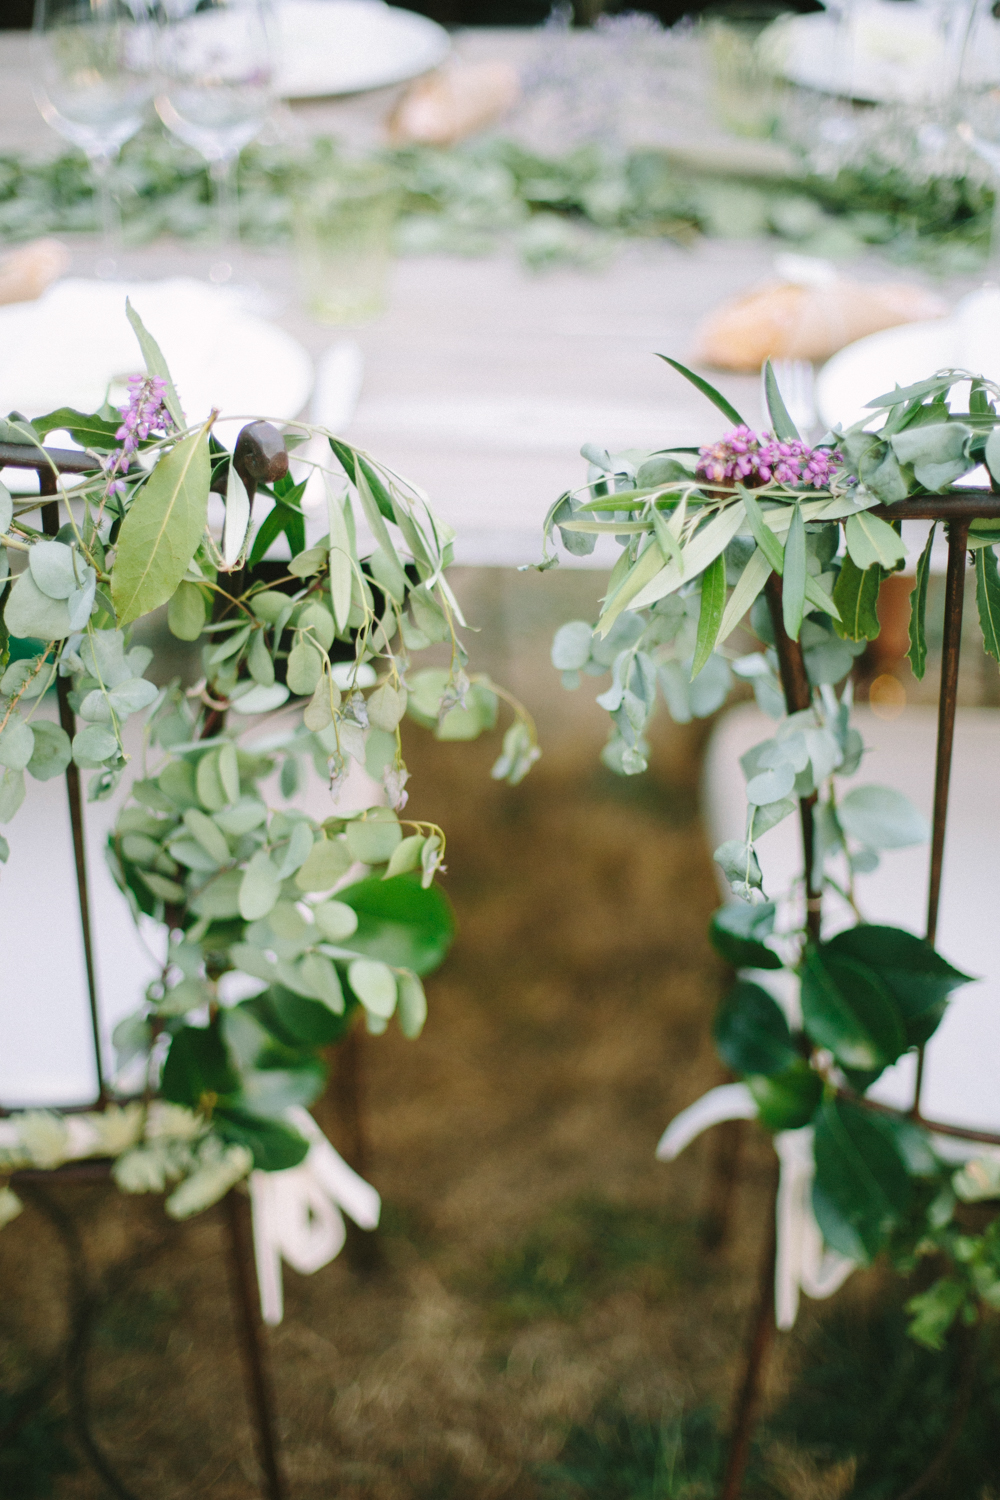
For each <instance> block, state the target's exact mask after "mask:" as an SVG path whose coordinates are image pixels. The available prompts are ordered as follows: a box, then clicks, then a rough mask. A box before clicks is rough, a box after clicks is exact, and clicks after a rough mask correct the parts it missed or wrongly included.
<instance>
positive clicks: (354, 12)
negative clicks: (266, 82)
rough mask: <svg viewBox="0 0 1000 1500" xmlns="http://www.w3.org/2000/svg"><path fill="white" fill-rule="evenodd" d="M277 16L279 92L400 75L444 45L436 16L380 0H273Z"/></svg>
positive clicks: (316, 93)
mask: <svg viewBox="0 0 1000 1500" xmlns="http://www.w3.org/2000/svg"><path fill="white" fill-rule="evenodd" d="M277 19H278V37H279V46H280V49H281V61H280V64H279V67H278V77H277V89H278V93H279V94H280V95H281V97H282V98H283V99H310V98H321V97H323V96H324V95H329V94H357V93H361V92H362V91H363V90H365V89H378V88H385V87H387V86H388V85H389V84H393V83H403V82H404V81H405V80H406V79H408V78H416V77H417V76H418V75H419V74H421V73H426V72H428V71H429V70H430V69H431V68H436V67H437V66H438V64H439V63H441V62H443V61H444V59H445V57H446V56H447V55H448V51H449V49H450V47H451V40H450V38H449V36H448V33H447V32H446V31H445V29H444V27H443V26H439V25H438V24H437V22H436V21H431V20H429V19H428V18H427V16H419V15H416V14H415V13H414V12H413V11H410V10H400V9H399V8H398V7H396V6H394V5H384V4H383V3H382V0H281V3H280V4H279V5H278V7H277Z"/></svg>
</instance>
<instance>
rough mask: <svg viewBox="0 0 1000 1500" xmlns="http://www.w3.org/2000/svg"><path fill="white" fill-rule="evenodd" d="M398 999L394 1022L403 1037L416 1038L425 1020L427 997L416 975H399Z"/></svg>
mask: <svg viewBox="0 0 1000 1500" xmlns="http://www.w3.org/2000/svg"><path fill="white" fill-rule="evenodd" d="M396 983H397V988H398V991H399V998H398V1000H397V1002H396V1020H397V1021H398V1022H399V1029H400V1031H401V1032H402V1033H403V1035H404V1036H405V1037H410V1038H411V1039H412V1038H413V1037H418V1036H419V1035H420V1033H421V1031H422V1030H423V1026H424V1022H425V1021H426V1019H427V996H426V995H425V994H424V987H423V985H422V984H421V983H420V980H419V979H418V978H417V976H416V974H400V975H399V976H398V978H397V981H396Z"/></svg>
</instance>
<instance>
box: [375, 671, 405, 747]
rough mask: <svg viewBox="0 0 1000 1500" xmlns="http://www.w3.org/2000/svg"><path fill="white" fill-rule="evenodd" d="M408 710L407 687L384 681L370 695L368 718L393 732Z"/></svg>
mask: <svg viewBox="0 0 1000 1500" xmlns="http://www.w3.org/2000/svg"><path fill="white" fill-rule="evenodd" d="M405 712H406V689H405V688H397V687H393V686H392V684H391V683H389V682H384V683H383V684H382V685H381V687H377V688H376V689H375V691H374V692H373V693H370V694H369V696H368V720H369V723H371V724H373V725H374V726H375V728H376V729H384V730H385V731H386V733H388V734H391V733H392V731H393V730H394V729H395V728H396V725H397V724H398V723H399V721H400V719H401V718H402V717H403V715H404V714H405Z"/></svg>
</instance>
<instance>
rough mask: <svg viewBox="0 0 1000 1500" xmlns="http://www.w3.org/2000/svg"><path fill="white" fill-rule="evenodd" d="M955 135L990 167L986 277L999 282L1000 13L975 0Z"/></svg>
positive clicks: (985, 0) (990, 2) (990, 1)
mask: <svg viewBox="0 0 1000 1500" xmlns="http://www.w3.org/2000/svg"><path fill="white" fill-rule="evenodd" d="M957 113H958V115H959V123H958V135H959V136H960V137H961V139H962V140H964V141H965V143H966V145H967V146H970V147H971V148H972V150H973V151H974V152H975V153H976V155H977V156H978V157H980V159H981V160H982V161H984V162H985V163H986V165H987V166H988V167H989V169H990V172H991V174H992V177H993V188H994V209H993V223H992V227H991V231H990V246H989V256H988V261H987V267H986V275H987V280H988V281H990V282H991V283H993V284H996V283H997V282H998V281H1000V15H998V11H997V7H996V5H995V3H994V0H977V3H976V5H975V6H974V8H973V11H972V15H971V18H970V20H969V24H968V27H967V32H966V39H965V46H964V48H963V52H962V63H961V72H960V77H959V87H958V111H957Z"/></svg>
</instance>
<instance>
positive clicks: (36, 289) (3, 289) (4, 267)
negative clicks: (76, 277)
mask: <svg viewBox="0 0 1000 1500" xmlns="http://www.w3.org/2000/svg"><path fill="white" fill-rule="evenodd" d="M71 259H72V257H71V256H70V253H69V251H68V250H67V249H66V246H65V245H62V244H60V242H59V241H58V240H32V241H31V243H30V244H28V245H20V246H19V247H18V249H16V250H11V251H10V253H9V254H7V255H5V256H3V258H2V259H0V304H3V303H7V302H33V301H34V300H35V298H36V297H40V296H41V295H42V293H43V292H44V290H45V288H46V287H47V286H49V285H50V284H51V283H52V282H53V281H55V280H56V279H57V278H58V277H60V276H61V275H62V274H63V272H64V271H66V270H68V269H69V263H70V260H71Z"/></svg>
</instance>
